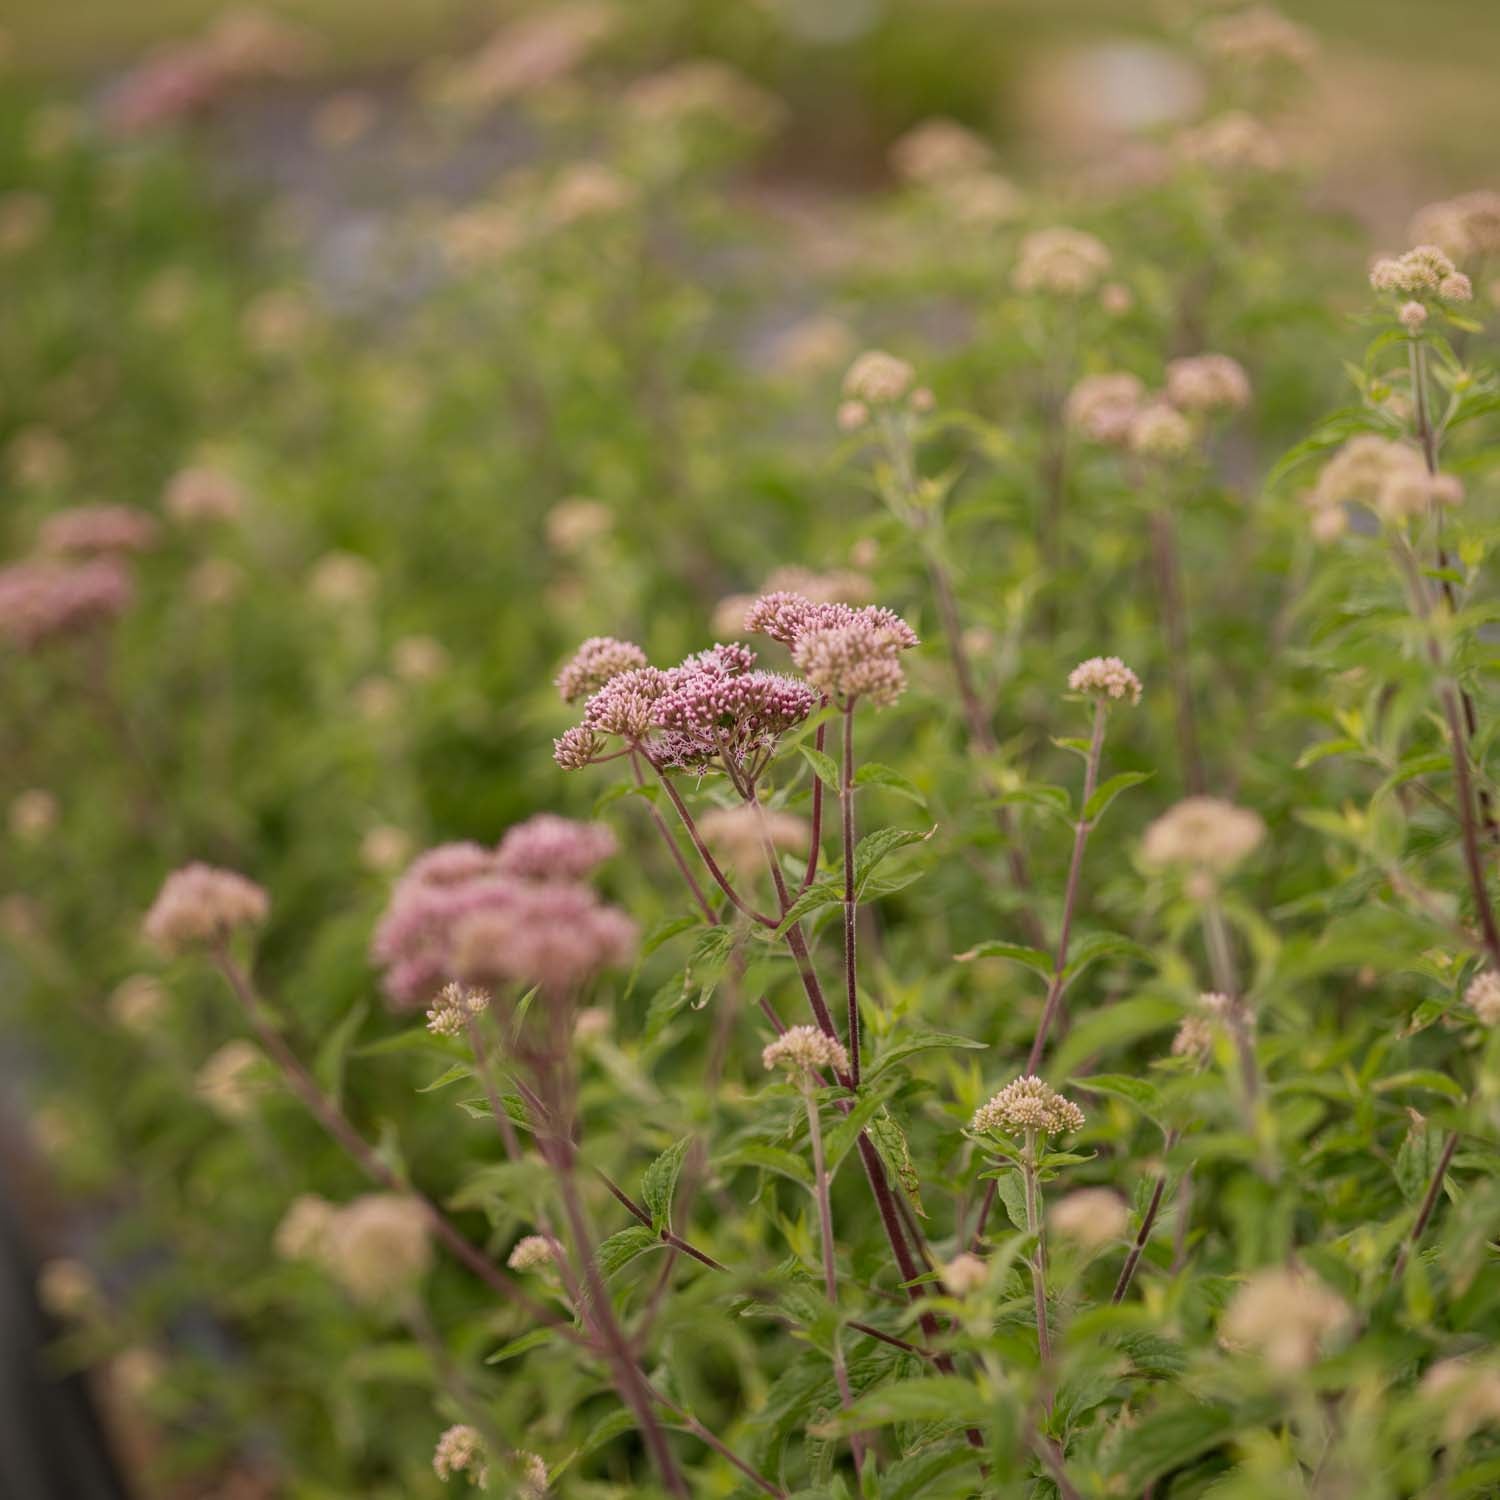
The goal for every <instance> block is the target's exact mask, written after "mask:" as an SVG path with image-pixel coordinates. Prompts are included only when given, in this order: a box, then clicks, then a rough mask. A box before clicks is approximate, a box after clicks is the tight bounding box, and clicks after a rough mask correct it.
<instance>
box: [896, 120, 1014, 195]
mask: <svg viewBox="0 0 1500 1500" xmlns="http://www.w3.org/2000/svg"><path fill="white" fill-rule="evenodd" d="M887 155H888V158H889V160H890V164H891V167H892V168H893V169H894V171H895V173H896V175H897V176H898V177H900V178H902V179H903V180H904V181H906V182H911V183H917V184H920V185H927V186H930V185H931V184H933V183H941V182H951V181H953V180H954V179H955V178H967V177H970V176H972V175H973V174H975V173H979V172H984V171H985V170H987V169H988V168H989V166H990V165H991V163H992V162H993V160H994V153H993V152H992V151H991V150H990V148H989V147H988V146H987V145H986V144H985V143H984V142H983V141H982V140H980V138H979V137H978V136H977V135H975V134H974V132H973V131H972V130H969V129H967V128H965V127H964V126H962V125H960V124H959V123H958V122H957V121H956V120H948V119H942V118H938V119H932V120H923V121H921V122H920V123H919V124H917V125H913V126H912V128H911V129H910V130H908V131H907V132H906V134H905V135H903V136H901V137H900V139H899V140H897V141H896V143H895V144H894V145H893V146H892V147H891V149H890V151H889V152H888V153H887Z"/></svg>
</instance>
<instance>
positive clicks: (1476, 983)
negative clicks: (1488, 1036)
mask: <svg viewBox="0 0 1500 1500" xmlns="http://www.w3.org/2000/svg"><path fill="white" fill-rule="evenodd" d="M1464 1002H1465V1004H1467V1005H1468V1007H1469V1009H1470V1010H1472V1011H1473V1012H1474V1014H1475V1015H1476V1016H1478V1017H1479V1019H1480V1020H1481V1021H1482V1022H1483V1023H1484V1024H1485V1025H1486V1026H1500V974H1497V973H1496V972H1495V971H1494V970H1493V969H1486V970H1485V971H1484V972H1483V973H1482V974H1476V975H1475V976H1474V978H1473V979H1472V980H1470V981H1469V987H1468V989H1466V990H1465V991H1464Z"/></svg>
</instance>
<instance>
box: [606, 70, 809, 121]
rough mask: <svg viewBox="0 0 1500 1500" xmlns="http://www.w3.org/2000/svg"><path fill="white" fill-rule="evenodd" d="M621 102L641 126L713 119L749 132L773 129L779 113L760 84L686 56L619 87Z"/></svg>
mask: <svg viewBox="0 0 1500 1500" xmlns="http://www.w3.org/2000/svg"><path fill="white" fill-rule="evenodd" d="M623 102H624V105H625V108H626V109H627V110H628V111H629V112H630V113H631V114H632V115H633V116H634V117H635V118H636V119H637V120H638V121H640V122H641V123H642V124H644V125H651V126H658V127H659V126H663V125H665V126H677V125H681V124H683V123H684V122H686V121H689V120H693V119H700V120H714V121H717V122H718V123H720V124H723V125H729V126H733V127H734V128H735V129H736V130H741V131H744V132H745V133H746V134H749V135H760V134H763V133H764V132H766V131H768V130H771V129H773V128H774V127H775V126H776V124H777V123H778V122H779V121H780V119H781V117H782V114H783V113H784V111H783V109H782V106H781V104H780V102H779V101H778V100H776V99H774V98H773V97H772V96H771V95H770V94H768V93H766V91H765V90H764V89H761V88H757V87H756V85H755V84H753V83H751V82H750V80H749V79H748V78H746V77H745V76H744V74H742V73H738V72H736V71H735V69H733V68H731V67H729V66H728V65H727V64H726V63H722V62H718V61H716V60H714V59H712V58H690V59H689V60H688V61H686V62H680V63H676V64H674V65H673V66H672V67H670V68H664V69H663V70H662V71H661V72H660V73H652V74H651V75H650V76H649V77H646V78H641V79H638V80H637V81H636V82H635V83H633V84H631V85H630V87H629V88H628V89H626V90H625V95H624V101H623Z"/></svg>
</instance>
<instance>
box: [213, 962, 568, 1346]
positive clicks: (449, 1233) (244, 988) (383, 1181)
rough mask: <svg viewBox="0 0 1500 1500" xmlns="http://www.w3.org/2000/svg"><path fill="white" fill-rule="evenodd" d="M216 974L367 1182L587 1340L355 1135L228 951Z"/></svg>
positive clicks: (469, 1262)
mask: <svg viewBox="0 0 1500 1500" xmlns="http://www.w3.org/2000/svg"><path fill="white" fill-rule="evenodd" d="M214 960H215V962H216V963H217V965H218V968H219V971H220V972H221V973H222V974H223V975H224V977H225V979H226V980H227V981H228V982H229V987H230V989H231V990H233V991H234V994H235V997H236V999H238V1000H239V1002H240V1004H241V1006H242V1007H243V1009H244V1011H245V1016H246V1019H247V1021H248V1022H249V1025H250V1029H251V1030H252V1031H253V1032H254V1033H255V1037H256V1040H257V1041H258V1042H259V1043H260V1045H261V1049H262V1050H263V1051H264V1052H265V1053H266V1055H267V1056H268V1057H269V1058H270V1059H271V1061H272V1062H274V1063H275V1064H276V1066H277V1068H278V1069H279V1070H280V1072H281V1075H282V1077H283V1078H284V1079H285V1080H286V1083H287V1086H288V1087H289V1088H290V1089H291V1090H292V1092H293V1093H294V1094H295V1095H296V1096H297V1098H298V1099H299V1100H300V1101H301V1102H302V1104H303V1106H304V1107H305V1108H306V1110H307V1112H308V1113H309V1114H310V1115H311V1116H312V1117H313V1118H314V1119H315V1120H316V1121H317V1122H318V1124H320V1125H321V1126H322V1127H323V1129H324V1130H325V1131H326V1132H327V1133H328V1134H329V1135H330V1136H331V1137H332V1138H333V1140H334V1141H336V1142H337V1143H338V1145H340V1146H341V1147H342V1148H343V1149H344V1151H345V1152H346V1153H347V1154H348V1156H349V1157H350V1158H351V1159H352V1160H353V1161H354V1162H355V1164H356V1165H357V1166H358V1167H359V1168H360V1169H361V1170H362V1171H363V1172H364V1173H365V1175H366V1176H367V1177H369V1178H370V1180H371V1181H372V1182H374V1183H376V1184H377V1185H378V1186H380V1187H382V1188H384V1189H385V1190H386V1191H387V1192H391V1193H401V1194H404V1195H406V1196H408V1197H410V1198H412V1199H413V1200H414V1201H415V1202H416V1203H417V1204H419V1205H420V1207H421V1209H422V1212H423V1214H424V1215H425V1216H426V1219H427V1222H428V1225H429V1226H430V1228H431V1229H432V1232H433V1234H434V1235H436V1236H437V1238H438V1239H439V1240H440V1241H441V1242H442V1243H443V1244H444V1245H445V1246H446V1247H447V1249H448V1250H449V1251H450V1253H451V1254H452V1255H453V1258H454V1259H455V1260H457V1261H459V1262H460V1263H461V1264H463V1265H464V1266H465V1267H466V1268H467V1269H468V1270H469V1271H471V1272H473V1274H474V1275H475V1276H477V1277H478V1278H479V1279H480V1280H481V1281H482V1282H483V1283H484V1284H485V1285H486V1286H487V1287H489V1288H490V1290H491V1291H493V1292H495V1293H497V1294H498V1295H499V1296H501V1297H504V1298H505V1299H506V1300H507V1301H510V1302H515V1303H517V1304H518V1305H519V1306H521V1307H524V1308H525V1309H526V1311H527V1312H529V1313H530V1314H531V1315H532V1317H534V1318H537V1319H538V1320H539V1321H541V1322H543V1323H546V1324H548V1325H549V1326H551V1327H553V1328H555V1329H556V1330H557V1331H558V1332H559V1333H560V1334H561V1335H562V1336H563V1337H564V1338H566V1339H569V1340H570V1341H572V1342H573V1343H577V1344H584V1343H586V1342H587V1341H586V1340H585V1339H584V1338H583V1336H582V1335H581V1334H579V1333H578V1332H577V1330H576V1329H574V1328H573V1327H572V1326H571V1325H569V1324H568V1323H566V1322H564V1321H563V1320H562V1319H561V1318H560V1317H559V1316H558V1315H557V1313H556V1312H554V1311H553V1310H552V1309H551V1308H549V1307H544V1306H543V1305H542V1304H541V1303H540V1302H538V1301H536V1299H535V1298H533V1297H532V1296H531V1295H530V1294H529V1293H528V1292H527V1291H526V1290H525V1288H523V1287H522V1286H521V1285H520V1284H519V1283H518V1282H517V1281H515V1280H514V1279H513V1278H512V1277H510V1276H508V1275H507V1274H506V1273H505V1272H504V1271H502V1270H501V1269H500V1267H499V1266H497V1265H495V1264H494V1262H493V1261H491V1260H490V1259H489V1257H488V1256H486V1255H485V1254H484V1253H483V1252H482V1251H480V1250H478V1249H476V1248H475V1247H474V1246H473V1245H472V1244H470V1242H469V1241H468V1240H467V1239H465V1238H464V1236H463V1235H462V1234H461V1233H460V1232H459V1230H458V1229H457V1228H456V1227H455V1225H454V1224H453V1223H452V1221H451V1220H449V1219H448V1217H447V1216H446V1215H445V1214H444V1213H443V1211H442V1210H441V1209H440V1208H439V1207H438V1206H437V1205H436V1204H435V1203H434V1202H433V1201H432V1200H431V1199H430V1198H428V1197H427V1196H426V1195H425V1194H422V1193H419V1192H417V1191H416V1190H415V1189H414V1188H413V1187H412V1185H411V1184H410V1183H409V1182H407V1181H406V1180H405V1179H403V1178H402V1177H401V1176H400V1174H398V1173H397V1172H396V1171H395V1170H394V1169H393V1168H391V1167H390V1166H389V1165H388V1164H387V1162H386V1160H385V1158H384V1157H382V1156H381V1155H380V1153H379V1152H378V1151H376V1149H375V1148H374V1147H373V1146H372V1145H371V1144H370V1143H369V1142H368V1141H367V1140H366V1139H365V1138H364V1137H363V1136H362V1135H361V1134H360V1133H359V1131H357V1130H356V1129H355V1128H354V1126H353V1125H352V1124H351V1123H350V1122H349V1119H348V1117H347V1116H346V1115H345V1114H344V1112H343V1111H342V1110H341V1109H340V1108H339V1106H338V1104H337V1103H336V1102H335V1101H334V1100H333V1099H332V1098H330V1097H329V1096H328V1095H327V1094H325V1093H324V1092H323V1090H322V1088H320V1087H319V1085H318V1083H317V1080H316V1079H314V1078H313V1076H312V1074H311V1073H309V1072H308V1071H307V1069H306V1068H305V1067H304V1066H303V1064H302V1061H301V1059H300V1058H299V1057H298V1056H297V1055H296V1053H294V1052H293V1051H292V1049H291V1048H290V1047H289V1046H287V1044H286V1042H285V1040H284V1039H283V1038H282V1036H281V1033H280V1032H278V1031H277V1030H276V1028H275V1027H274V1026H272V1025H270V1024H269V1023H268V1022H267V1020H266V1019H265V1016H264V1014H263V1013H262V1010H261V1004H260V1000H259V998H258V997H257V995H256V993H255V990H254V988H253V987H252V986H251V984H250V980H249V978H248V977H247V976H246V974H245V972H244V970H243V969H241V968H240V966H239V965H238V964H237V963H236V962H235V961H234V959H233V958H232V957H230V955H229V953H228V951H227V950H226V949H224V948H219V949H217V950H216V951H215V953H214Z"/></svg>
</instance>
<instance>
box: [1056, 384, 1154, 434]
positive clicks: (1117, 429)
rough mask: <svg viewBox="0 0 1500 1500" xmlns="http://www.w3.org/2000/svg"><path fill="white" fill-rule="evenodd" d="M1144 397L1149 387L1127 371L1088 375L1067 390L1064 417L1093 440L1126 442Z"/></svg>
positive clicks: (1069, 423)
mask: <svg viewBox="0 0 1500 1500" xmlns="http://www.w3.org/2000/svg"><path fill="white" fill-rule="evenodd" d="M1145 399H1146V387H1145V386H1144V385H1143V384H1142V383H1141V381H1140V380H1139V379H1138V378H1137V377H1136V376H1134V375H1131V374H1128V373H1126V372H1125V371H1115V372H1112V373H1108V374H1102V375H1085V376H1084V377H1083V379H1082V380H1080V381H1079V382H1078V384H1077V385H1075V386H1074V387H1073V389H1072V390H1071V391H1069V392H1068V399H1067V401H1066V403H1065V404H1064V406H1063V417H1064V419H1065V420H1066V421H1067V423H1068V425H1069V426H1070V427H1073V428H1076V429H1077V430H1078V431H1079V432H1081V433H1082V434H1083V435H1084V436H1085V437H1086V438H1088V439H1089V441H1090V442H1095V443H1105V444H1109V445H1111V446H1115V445H1124V444H1127V443H1128V442H1129V441H1130V429H1131V428H1132V426H1134V424H1135V419H1136V414H1137V413H1138V412H1139V411H1140V409H1141V406H1142V404H1143V403H1144V401H1145Z"/></svg>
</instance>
